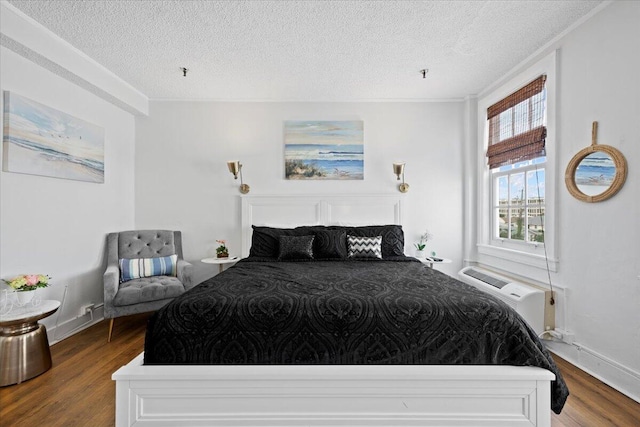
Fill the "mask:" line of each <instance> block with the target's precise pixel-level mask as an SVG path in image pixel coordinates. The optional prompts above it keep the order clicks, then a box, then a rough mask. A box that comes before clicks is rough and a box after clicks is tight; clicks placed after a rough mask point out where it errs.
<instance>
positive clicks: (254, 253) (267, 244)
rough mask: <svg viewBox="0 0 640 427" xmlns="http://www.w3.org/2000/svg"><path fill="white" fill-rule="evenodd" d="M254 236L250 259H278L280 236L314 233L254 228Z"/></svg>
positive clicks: (285, 229)
mask: <svg viewBox="0 0 640 427" xmlns="http://www.w3.org/2000/svg"><path fill="white" fill-rule="evenodd" d="M252 228H253V235H252V237H251V249H250V250H249V256H250V257H268V258H276V257H277V256H278V253H279V247H280V244H279V239H280V236H302V235H305V234H306V235H310V234H312V233H309V232H307V233H302V232H301V231H299V230H297V229H294V228H274V227H259V226H256V225H254V226H252Z"/></svg>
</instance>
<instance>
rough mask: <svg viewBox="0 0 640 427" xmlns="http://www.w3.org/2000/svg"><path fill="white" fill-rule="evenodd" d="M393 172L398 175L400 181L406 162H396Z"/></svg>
mask: <svg viewBox="0 0 640 427" xmlns="http://www.w3.org/2000/svg"><path fill="white" fill-rule="evenodd" d="M393 173H395V174H396V176H397V177H398V181H400V175H402V174H403V173H404V163H394V164H393Z"/></svg>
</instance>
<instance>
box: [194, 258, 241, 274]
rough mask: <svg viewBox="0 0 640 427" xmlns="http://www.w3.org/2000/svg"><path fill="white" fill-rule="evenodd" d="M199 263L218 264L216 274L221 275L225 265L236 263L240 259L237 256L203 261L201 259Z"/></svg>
mask: <svg viewBox="0 0 640 427" xmlns="http://www.w3.org/2000/svg"><path fill="white" fill-rule="evenodd" d="M200 261H201V262H204V263H205V264H218V266H219V268H220V270H219V271H218V272H219V273H222V271H223V270H224V265H225V264H231V263H234V262H238V261H240V258H238V257H237V256H230V257H228V258H205V259H201V260H200Z"/></svg>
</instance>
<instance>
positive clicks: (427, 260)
mask: <svg viewBox="0 0 640 427" xmlns="http://www.w3.org/2000/svg"><path fill="white" fill-rule="evenodd" d="M418 259H419V260H420V262H421V263H423V264H429V267H431V268H433V265H434V264H436V265H438V264H451V260H450V259H449V258H438V257H426V258H418Z"/></svg>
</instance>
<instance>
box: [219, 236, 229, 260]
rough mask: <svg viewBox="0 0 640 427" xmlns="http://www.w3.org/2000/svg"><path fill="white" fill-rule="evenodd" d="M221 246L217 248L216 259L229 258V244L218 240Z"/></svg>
mask: <svg viewBox="0 0 640 427" xmlns="http://www.w3.org/2000/svg"><path fill="white" fill-rule="evenodd" d="M216 242H217V243H218V244H219V245H220V246H218V247H217V248H216V257H218V258H229V249H227V242H226V241H225V240H216Z"/></svg>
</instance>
